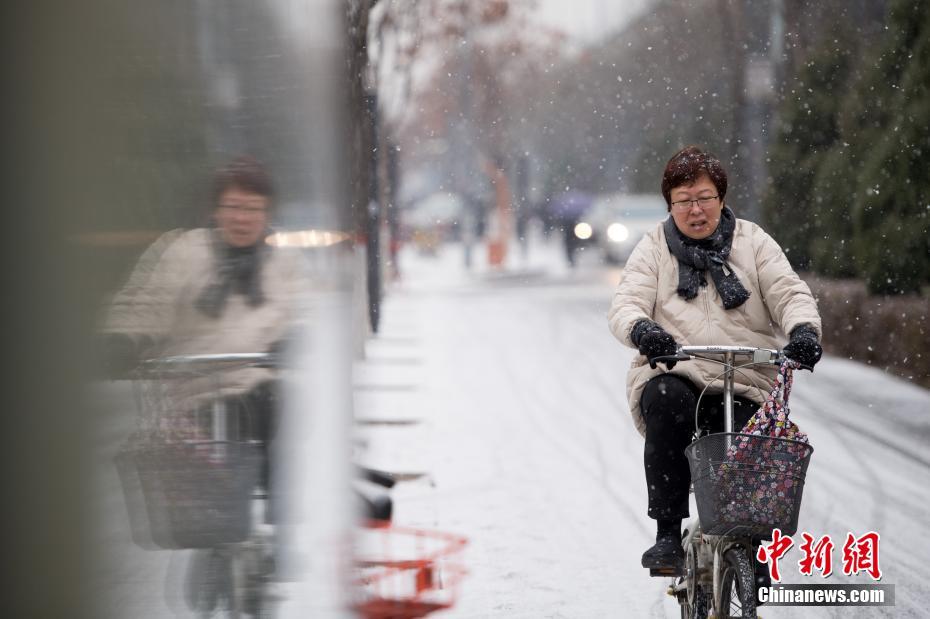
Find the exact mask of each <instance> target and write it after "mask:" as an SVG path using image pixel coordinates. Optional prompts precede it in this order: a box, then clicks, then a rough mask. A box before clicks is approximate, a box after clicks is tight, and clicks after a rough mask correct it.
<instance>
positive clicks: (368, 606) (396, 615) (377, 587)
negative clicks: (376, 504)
mask: <svg viewBox="0 0 930 619" xmlns="http://www.w3.org/2000/svg"><path fill="white" fill-rule="evenodd" d="M466 543H467V540H466V539H465V538H464V537H459V536H456V535H452V534H449V533H441V532H438V531H430V530H426V529H416V528H411V527H399V526H395V525H391V524H390V523H380V522H372V523H369V524H368V525H366V526H365V527H363V528H361V529H360V530H359V531H358V536H357V539H356V553H355V556H356V558H355V564H356V568H357V573H358V577H357V578H356V580H355V584H356V586H355V596H356V597H355V600H354V602H353V607H354V609H355V611H356V612H358V613H359V615H360V616H361V617H364V618H365V619H412V618H414V617H425V616H426V615H428V614H430V613H432V612H436V611H439V610H445V609H447V608H451V607H452V606H453V605H454V603H455V599H456V597H457V595H458V585H459V582H460V581H461V579H462V577H463V576H464V575H465V568H464V565H463V563H462V559H461V553H462V549H463V548H464V547H465V544H466Z"/></svg>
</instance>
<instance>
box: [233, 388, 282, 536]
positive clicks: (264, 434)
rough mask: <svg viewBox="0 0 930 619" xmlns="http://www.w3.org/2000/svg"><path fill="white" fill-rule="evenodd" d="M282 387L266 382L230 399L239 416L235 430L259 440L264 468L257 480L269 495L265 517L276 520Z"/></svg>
mask: <svg viewBox="0 0 930 619" xmlns="http://www.w3.org/2000/svg"><path fill="white" fill-rule="evenodd" d="M280 390H281V385H280V383H279V382H277V381H273V380H271V381H266V382H263V383H259V384H258V385H256V386H255V387H254V388H253V389H252V390H251V391H249V392H248V393H246V394H245V395H242V396H237V397H234V398H231V399H230V401H229V403H228V405H229V406H230V407H231V410H233V411H236V413H234V414H233V416H234V418H236V423H237V424H238V428H236V433H235V434H234V435H238V437H239V438H240V439H252V440H257V441H259V450H260V452H261V463H260V466H261V469H260V471H259V478H258V483H259V484H260V485H261V486H262V488H264V490H265V494H266V495H267V497H268V500H267V503H266V505H267V509H266V519H267V520H268V521H269V522H274V518H275V516H274V514H275V511H276V509H277V507H278V506H277V502H278V501H277V500H278V496H277V493H276V492H275V490H276V488H275V487H274V485H275V483H274V482H275V480H274V474H273V473H274V460H275V457H274V455H275V454H274V447H275V443H274V439H275V435H276V434H277V429H278V422H279V417H280V408H281V400H280Z"/></svg>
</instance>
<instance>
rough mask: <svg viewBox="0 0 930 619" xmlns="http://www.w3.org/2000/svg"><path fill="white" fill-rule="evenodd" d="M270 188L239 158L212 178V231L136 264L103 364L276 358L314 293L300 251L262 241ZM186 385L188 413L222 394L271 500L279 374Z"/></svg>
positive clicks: (261, 170) (181, 390) (251, 163)
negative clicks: (257, 446)
mask: <svg viewBox="0 0 930 619" xmlns="http://www.w3.org/2000/svg"><path fill="white" fill-rule="evenodd" d="M274 195H275V191H274V184H273V181H272V177H271V175H270V173H269V172H268V170H267V169H266V168H265V166H264V165H263V164H262V163H261V162H259V161H257V160H256V159H253V158H252V157H248V156H241V157H238V158H236V159H235V160H233V161H231V162H230V163H228V164H227V165H225V166H223V167H222V168H220V169H219V170H218V171H217V172H216V174H215V176H214V179H213V202H212V204H211V215H212V220H213V224H214V225H213V226H212V227H209V228H196V229H193V230H187V231H181V230H175V231H172V232H168V233H166V234H164V235H163V236H162V237H161V238H159V239H158V240H157V241H156V242H155V243H154V244H153V245H152V246H151V247H150V248H149V249H148V250H146V252H145V253H144V254H143V255H142V257H141V258H140V259H139V262H138V264H137V265H136V267H135V269H134V270H133V272H132V275H131V276H130V278H129V280H128V282H127V284H126V285H125V286H124V287H123V288H122V289H121V290H120V291H119V292H118V293H117V294H116V295H115V297H114V298H113V301H112V303H111V305H110V308H109V312H108V314H107V317H106V322H105V324H104V327H103V331H104V333H105V335H106V339H105V347H106V350H105V357H106V361H107V363H108V365H109V366H110V368H111V373H112V374H116V375H119V374H120V373H123V372H124V371H125V370H126V369H129V368H131V367H133V366H134V365H135V364H136V363H137V362H138V361H139V360H140V359H141V358H152V357H169V356H175V355H203V354H226V353H241V352H258V353H265V352H268V353H277V352H281V349H282V348H283V347H284V346H285V344H286V342H287V340H288V336H289V335H290V333H291V332H292V331H293V330H294V329H295V328H296V325H297V324H298V323H299V322H300V320H304V319H305V318H303V316H304V314H303V312H302V311H301V308H302V299H305V298H306V295H308V294H309V293H310V291H311V283H310V282H309V280H308V278H307V276H306V273H305V268H304V264H303V260H302V256H301V255H300V254H299V253H298V252H296V251H295V250H292V249H288V248H280V247H275V246H272V245H269V244H267V243H266V238H267V237H268V235H269V234H270V229H269V225H270V221H271V216H272V208H273V202H274ZM218 380H219V382H218V384H217V383H215V382H214V377H212V376H210V377H204V378H203V379H202V380H199V381H198V380H190V381H185V382H183V383H182V384H181V386H180V387H178V386H175V385H172V388H174V389H176V390H178V392H177V393H173V394H172V395H173V397H174V398H175V399H177V400H179V401H183V402H185V405H186V406H185V407H186V408H189V409H191V410H193V409H195V408H197V406H200V405H202V404H203V401H206V405H209V404H210V400H211V399H212V398H214V397H215V396H216V394H217V390H219V393H220V394H221V395H223V396H224V397H227V398H228V399H229V402H230V404H231V405H232V408H231V410H232V412H236V413H237V414H238V415H239V416H241V417H242V418H241V419H240V420H239V421H238V426H239V427H240V428H241V429H242V431H243V432H245V433H247V434H249V435H250V438H255V439H258V440H259V441H260V442H261V446H262V450H263V454H262V455H263V462H262V475H261V478H262V479H261V483H262V485H263V486H264V487H265V488H266V490H268V491H269V495H270V494H271V489H270V488H269V486H270V485H271V484H272V482H273V479H272V471H271V461H272V458H271V456H270V449H271V447H270V443H271V442H272V441H273V438H274V434H275V427H276V425H277V421H278V420H277V416H278V412H279V411H278V408H279V404H278V402H277V399H278V397H277V394H278V391H279V388H280V386H279V381H280V374H279V372H277V371H276V370H274V369H271V368H269V367H256V366H247V367H239V368H234V369H228V370H225V371H223V372H222V373H221V374H220V375H219V377H218Z"/></svg>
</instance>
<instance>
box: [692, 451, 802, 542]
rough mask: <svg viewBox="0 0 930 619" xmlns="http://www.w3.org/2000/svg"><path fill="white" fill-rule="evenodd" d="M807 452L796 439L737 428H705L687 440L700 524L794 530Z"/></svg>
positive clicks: (713, 531)
mask: <svg viewBox="0 0 930 619" xmlns="http://www.w3.org/2000/svg"><path fill="white" fill-rule="evenodd" d="M812 452H813V448H812V447H811V446H810V445H809V444H807V443H803V442H800V441H794V440H790V439H783V438H772V437H767V436H757V435H751V434H739V433H719V434H710V435H708V436H704V437H702V438H699V439H698V440H696V441H694V442H693V443H691V444H690V445H688V447H687V448H686V449H685V454H686V455H687V457H688V462H689V464H690V465H691V481H692V483H693V484H694V496H695V499H696V500H697V507H698V515H699V516H700V518H701V528H702V530H703V531H704V532H705V533H707V534H709V535H768V534H770V533H771V531H772V529H775V528H779V529H781V531H782V533H784V534H785V535H792V534H794V533H795V532H796V531H797V528H798V514H799V512H800V509H801V495H802V492H803V490H804V478H805V475H806V474H807V466H808V464H809V463H810V456H811V453H812Z"/></svg>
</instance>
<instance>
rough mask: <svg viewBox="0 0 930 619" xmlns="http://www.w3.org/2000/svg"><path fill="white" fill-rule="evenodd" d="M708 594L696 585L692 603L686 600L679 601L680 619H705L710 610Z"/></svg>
mask: <svg viewBox="0 0 930 619" xmlns="http://www.w3.org/2000/svg"><path fill="white" fill-rule="evenodd" d="M710 597H711V596H710V593H709V592H707V591H705V590H704V587H702V586H701V585H697V586H696V588H695V592H694V602H689V601H688V599H687V598H685V599H683V600H681V619H707V614H708V611H709V610H710Z"/></svg>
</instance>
